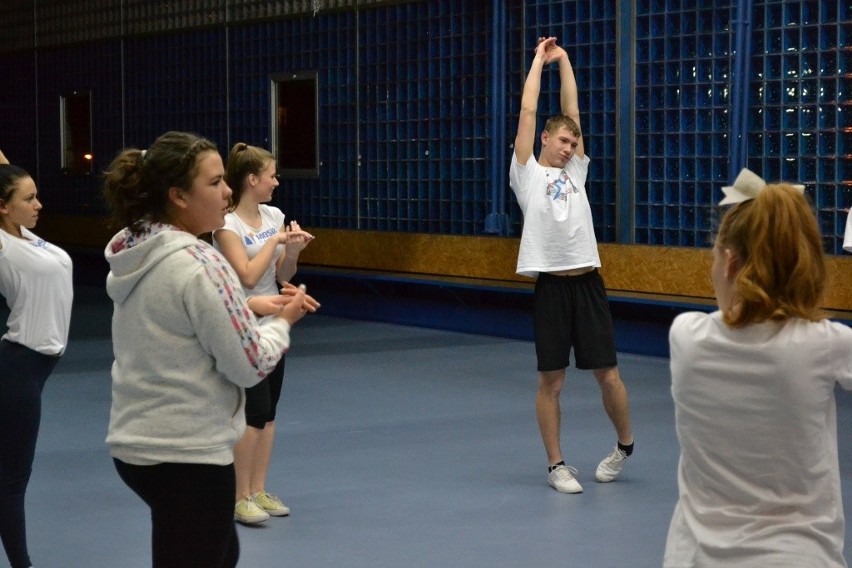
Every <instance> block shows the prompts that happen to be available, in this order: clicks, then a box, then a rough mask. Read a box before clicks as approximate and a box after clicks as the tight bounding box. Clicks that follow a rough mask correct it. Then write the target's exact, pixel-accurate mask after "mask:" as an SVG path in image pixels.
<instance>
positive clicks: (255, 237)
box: [243, 227, 278, 246]
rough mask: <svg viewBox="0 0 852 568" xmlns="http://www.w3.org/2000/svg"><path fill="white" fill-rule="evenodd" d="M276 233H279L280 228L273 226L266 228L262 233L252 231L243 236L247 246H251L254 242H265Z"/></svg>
mask: <svg viewBox="0 0 852 568" xmlns="http://www.w3.org/2000/svg"><path fill="white" fill-rule="evenodd" d="M276 234H278V229H276V228H274V227H273V228H271V229H266V230H265V231H261V232H260V233H254V232H251V233H249V234H247V235H246V236H245V237H243V240H244V241H245V243H246V246H251V245H253V244H259V243H262V242H265V241H266V240H267V239H268V238H269V237H272V236H274V235H276Z"/></svg>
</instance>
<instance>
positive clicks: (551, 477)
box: [547, 465, 583, 493]
mask: <svg viewBox="0 0 852 568" xmlns="http://www.w3.org/2000/svg"><path fill="white" fill-rule="evenodd" d="M575 475H577V470H576V469H575V468H573V467H571V466H570V465H557V466H556V467H555V468H553V470H551V471H550V472H549V473H548V474H547V482H548V483H549V484H550V486H551V487H553V488H554V489H556V490H557V491H559V492H560V493H582V492H583V487H582V486H581V485H580V484H579V483H578V482H577V480H576V479H574V476H575Z"/></svg>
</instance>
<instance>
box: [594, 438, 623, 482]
mask: <svg viewBox="0 0 852 568" xmlns="http://www.w3.org/2000/svg"><path fill="white" fill-rule="evenodd" d="M625 463H627V454H626V453H624V452H623V451H622V450H619V449H618V446H616V447H614V448H613V449H612V453H611V454H609V455H608V456H607V457H605V458H604V459H603V461H601V463H599V464H598V469H597V470H596V471H595V479H597V480H598V481H600V482H601V483H608V482H610V481H615V478H617V477H618V476H619V474H621V470H623V469H624V464H625Z"/></svg>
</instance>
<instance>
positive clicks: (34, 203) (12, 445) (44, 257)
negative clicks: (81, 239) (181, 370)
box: [0, 153, 73, 568]
mask: <svg viewBox="0 0 852 568" xmlns="http://www.w3.org/2000/svg"><path fill="white" fill-rule="evenodd" d="M37 195H38V190H37V189H36V185H35V182H34V181H33V179H32V177H30V175H29V174H28V173H27V172H26V171H24V170H23V169H21V168H19V167H17V166H12V165H9V164H8V163H7V162H6V160H5V158H4V157H3V154H2V153H0V295H2V296H3V298H5V300H6V304H8V306H9V309H10V314H9V319H8V321H7V322H6V325H7V328H8V329H7V330H6V333H5V334H3V337H2V339H0V539H2V541H3V547H4V548H5V550H6V556H7V557H8V558H9V564H10V565H11V566H12V567H13V568H18V567H21V566H23V567H26V566H30V565H31V562H30V557H29V553H28V551H27V540H26V524H25V515H24V495H25V493H26V490H27V484H28V483H29V479H30V473H31V471H32V464H33V457H34V456H35V447H36V438H37V437H38V430H39V423H40V421H41V393H42V389H43V388H44V384H45V382H46V381H47V378H48V377H49V376H50V374H51V372H52V371H53V369H54V367H55V366H56V363H58V362H59V357H60V356H61V355H62V353H63V352H64V351H65V346H66V345H67V344H68V329H69V324H70V321H71V301H72V299H73V288H72V285H71V273H72V266H71V258H70V257H69V256H68V254H67V253H66V252H65V251H63V250H62V249H60V248H59V247H56V246H54V245H52V244H50V243H48V242H46V241H44V240H42V239H40V238H39V237H38V236H36V235H35V234H34V233H33V232H32V231H31V229H34V228H35V226H36V222H37V221H38V214H39V211H41V207H42V206H41V203H40V202H39V200H38V197H37Z"/></svg>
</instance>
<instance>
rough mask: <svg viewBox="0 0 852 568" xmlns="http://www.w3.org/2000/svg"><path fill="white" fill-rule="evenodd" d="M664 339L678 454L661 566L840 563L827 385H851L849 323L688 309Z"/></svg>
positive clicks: (815, 567)
mask: <svg viewBox="0 0 852 568" xmlns="http://www.w3.org/2000/svg"><path fill="white" fill-rule="evenodd" d="M669 340H670V344H671V374H672V396H673V398H674V404H675V426H676V430H677V437H678V441H679V442H680V448H681V455H680V462H679V465H678V489H679V497H678V501H677V505H676V507H675V510H674V515H673V517H672V520H671V524H670V528H669V534H668V540H667V543H666V551H665V560H664V566H666V567H679V568H681V567H713V568H718V567H732V568H733V567H736V568H758V567H760V568H763V567H766V566H808V567H809V568H819V567H832V568H839V567H845V566H846V562H845V561H844V559H843V540H844V535H845V525H844V515H843V501H842V499H841V492H840V487H841V485H840V467H839V461H838V454H837V448H838V439H837V414H836V413H837V410H836V403H835V396H834V389H835V385H836V384H840V386H842V387H843V388H845V389H852V329H850V328H849V327H847V326H845V325H843V324H840V323H837V322H831V321H828V320H823V321H820V322H809V321H805V320H801V319H792V320H790V321H788V322H786V323H784V324H780V323H775V322H767V323H762V324H755V325H749V326H746V327H744V328H739V329H735V328H731V327H729V326H728V325H726V324H725V323H724V321H723V320H722V314H721V312H714V313H712V314H703V313H696V312H690V313H685V314H681V315H679V316H678V317H677V318H675V320H674V322H673V324H672V327H671V330H670V334H669ZM843 439H844V440H845V441H847V442H848V440H849V435H848V433H847V434H846V435H845V437H844V438H843Z"/></svg>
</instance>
